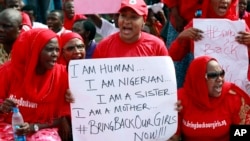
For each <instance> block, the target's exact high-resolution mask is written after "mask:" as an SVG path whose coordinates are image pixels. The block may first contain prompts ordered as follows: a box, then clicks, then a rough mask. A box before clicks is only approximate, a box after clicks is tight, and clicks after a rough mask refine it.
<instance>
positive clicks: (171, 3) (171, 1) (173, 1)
mask: <svg viewBox="0 0 250 141" xmlns="http://www.w3.org/2000/svg"><path fill="white" fill-rule="evenodd" d="M178 1H179V0H163V3H164V4H166V5H167V7H168V8H172V7H175V6H177V5H178Z"/></svg>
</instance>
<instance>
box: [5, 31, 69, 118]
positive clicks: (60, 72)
mask: <svg viewBox="0 0 250 141" xmlns="http://www.w3.org/2000/svg"><path fill="white" fill-rule="evenodd" d="M52 38H57V39H59V38H58V36H57V35H56V34H55V33H54V32H53V31H51V30H49V29H39V28H37V29H31V30H29V31H26V32H23V33H22V34H20V36H19V37H18V38H17V40H16V41H15V43H14V45H13V50H12V60H11V62H10V66H9V67H10V71H11V72H12V77H11V78H10V79H11V82H10V85H11V88H10V92H9V93H8V94H14V95H15V96H16V98H17V99H24V100H27V101H29V102H32V103H36V104H37V108H36V109H35V111H36V112H35V113H32V114H33V116H32V115H31V113H30V111H31V109H30V108H28V107H25V106H24V107H22V106H20V111H21V112H22V113H23V116H24V119H25V120H26V121H27V122H49V121H52V120H53V119H54V118H56V117H58V116H60V115H59V112H56V111H58V110H57V108H58V107H56V106H59V107H60V104H65V103H63V102H64V101H65V100H64V94H65V92H66V89H67V73H66V70H65V67H62V66H61V65H58V64H56V65H55V66H54V67H53V69H51V70H47V71H46V73H45V74H42V75H38V74H36V67H37V65H38V62H39V57H40V53H41V51H42V49H43V48H44V47H45V45H46V44H47V43H48V42H49V41H50V40H51V39H52ZM64 81H65V82H64ZM60 89H63V90H60Z"/></svg>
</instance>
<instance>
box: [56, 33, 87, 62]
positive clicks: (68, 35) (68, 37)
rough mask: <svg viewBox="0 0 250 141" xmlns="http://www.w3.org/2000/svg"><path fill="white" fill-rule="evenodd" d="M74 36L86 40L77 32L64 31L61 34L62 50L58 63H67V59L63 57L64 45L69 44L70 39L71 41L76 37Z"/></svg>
mask: <svg viewBox="0 0 250 141" xmlns="http://www.w3.org/2000/svg"><path fill="white" fill-rule="evenodd" d="M74 38H78V39H80V40H82V41H83V42H84V40H83V39H82V37H81V36H80V35H79V34H78V33H75V32H68V33H63V34H62V35H61V36H60V50H61V53H60V56H59V58H58V63H60V64H63V65H66V64H67V63H66V61H65V59H64V58H63V55H62V51H63V47H64V46H65V45H66V44H67V42H68V41H70V40H71V39H74Z"/></svg>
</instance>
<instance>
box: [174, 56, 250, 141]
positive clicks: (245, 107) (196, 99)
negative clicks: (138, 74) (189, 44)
mask: <svg viewBox="0 0 250 141" xmlns="http://www.w3.org/2000/svg"><path fill="white" fill-rule="evenodd" d="M224 75H225V71H224V70H223V69H222V68H221V66H220V65H219V63H218V62H217V60H216V59H215V58H212V57H209V56H200V57H197V58H196V59H194V60H193V61H192V62H191V64H190V66H189V68H188V71H187V75H186V78H185V82H184V86H183V88H181V89H179V90H178V99H179V100H180V101H181V103H182V106H183V109H182V110H181V111H180V112H179V120H178V132H177V135H181V136H182V139H183V141H229V136H230V133H229V129H230V126H231V125H232V124H249V123H250V109H249V106H250V98H249V96H248V95H247V94H246V93H245V92H244V91H242V90H241V89H240V88H239V87H237V86H236V85H234V84H233V83H229V82H224Z"/></svg>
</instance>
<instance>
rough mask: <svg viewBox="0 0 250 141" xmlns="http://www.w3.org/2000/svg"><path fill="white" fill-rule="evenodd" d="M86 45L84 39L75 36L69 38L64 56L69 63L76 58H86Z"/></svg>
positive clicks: (64, 49) (64, 48)
mask: <svg viewBox="0 0 250 141" xmlns="http://www.w3.org/2000/svg"><path fill="white" fill-rule="evenodd" d="M85 55H86V51H85V45H84V43H83V41H82V40H80V39H78V38H74V39H71V40H69V41H68V42H67V43H66V44H65V45H64V47H63V57H64V59H65V61H66V62H67V63H69V61H70V60H74V59H83V58H85Z"/></svg>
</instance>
